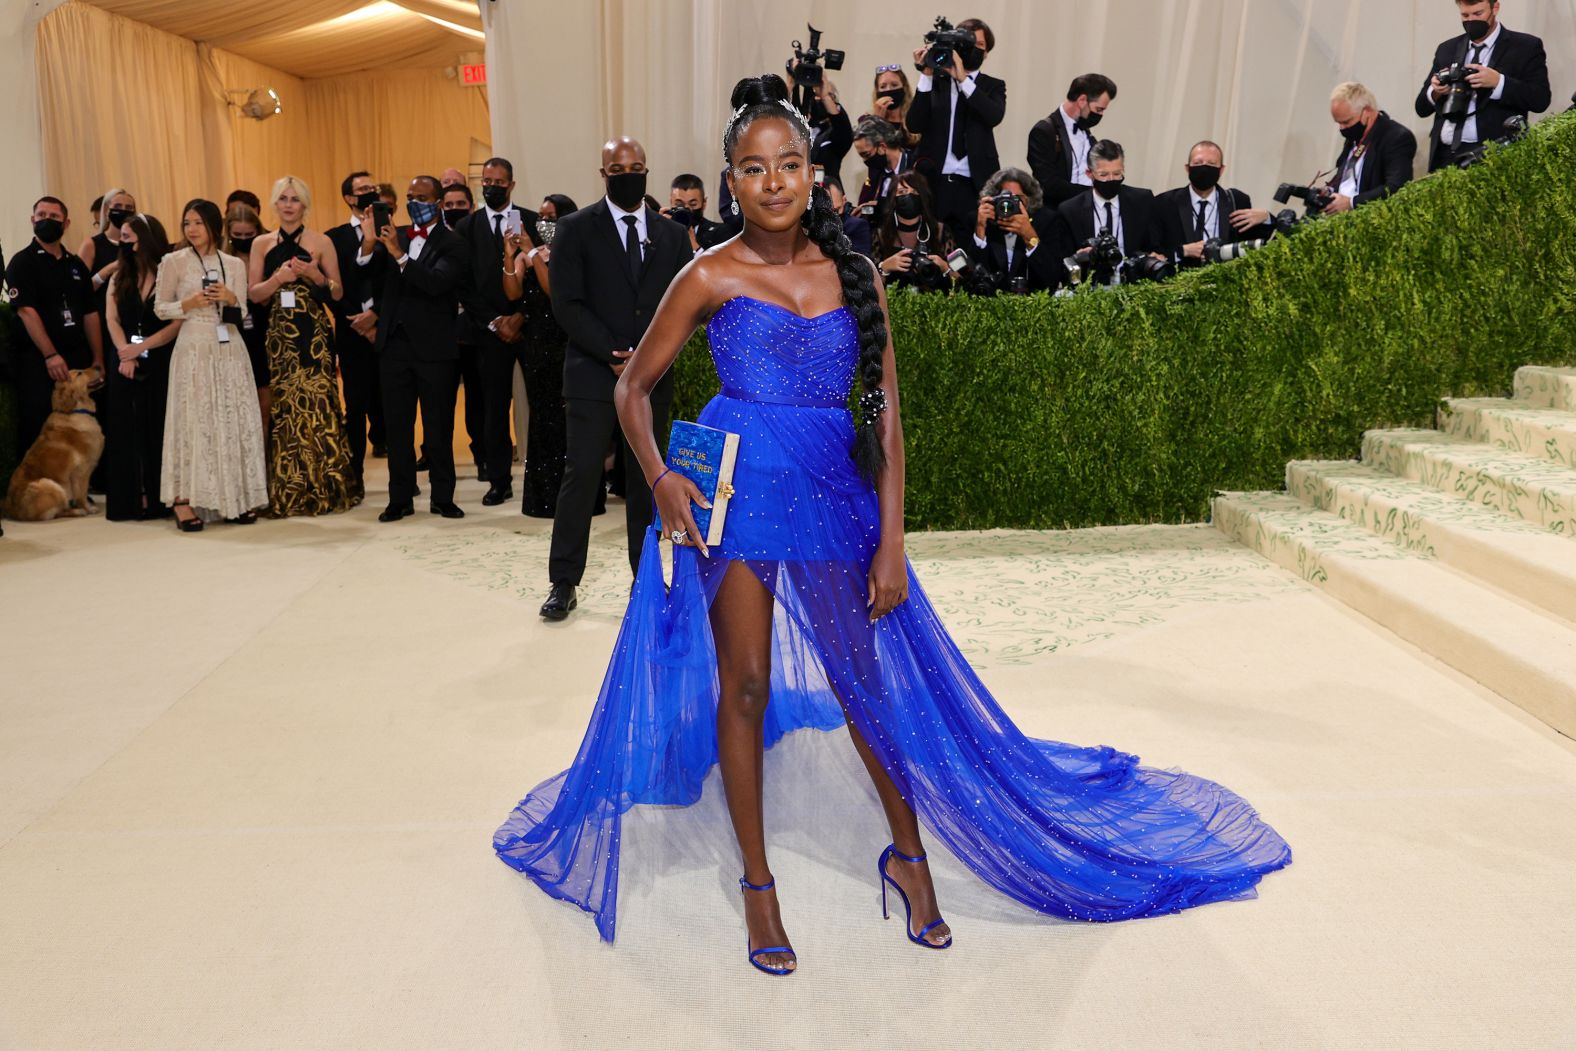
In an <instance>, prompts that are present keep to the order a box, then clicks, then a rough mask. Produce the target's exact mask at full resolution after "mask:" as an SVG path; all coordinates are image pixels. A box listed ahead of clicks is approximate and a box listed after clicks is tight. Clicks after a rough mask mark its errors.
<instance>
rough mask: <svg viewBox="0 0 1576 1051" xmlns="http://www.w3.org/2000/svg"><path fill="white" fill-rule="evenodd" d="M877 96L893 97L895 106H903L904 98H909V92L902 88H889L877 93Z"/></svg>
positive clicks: (883, 97) (879, 97)
mask: <svg viewBox="0 0 1576 1051" xmlns="http://www.w3.org/2000/svg"><path fill="white" fill-rule="evenodd" d="M876 98H878V99H891V100H892V105H893V106H902V105H903V102H904V100H905V99H907V98H908V92H906V91H904V90H903V89H902V88H887V89H886V90H885V91H883V92H880V93H879V94H877V95H876Z"/></svg>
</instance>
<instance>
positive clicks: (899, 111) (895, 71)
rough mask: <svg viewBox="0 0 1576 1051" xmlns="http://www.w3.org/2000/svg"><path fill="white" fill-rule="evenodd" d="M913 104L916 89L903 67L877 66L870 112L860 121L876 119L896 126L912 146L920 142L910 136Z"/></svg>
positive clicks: (871, 92)
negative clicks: (909, 126)
mask: <svg viewBox="0 0 1576 1051" xmlns="http://www.w3.org/2000/svg"><path fill="white" fill-rule="evenodd" d="M913 104H914V89H913V87H912V86H910V85H909V82H908V74H907V73H905V72H903V67H902V66H900V65H898V64H896V63H892V64H890V65H882V66H877V67H876V75H875V80H874V81H873V82H872V83H871V85H870V112H868V113H866V114H864V115H863V116H861V117H860V118H859V119H860V120H864V119H865V117H876V118H878V119H880V120H885V121H890V122H891V123H893V124H896V125H897V126H898V127H900V128H902V129H903V135H904V136H905V137H906V138H907V139H908V142H907V143H906V144H905V145H909V146H912V145H913V144H914V143H915V142H917V141H918V138H917V137H916V136H910V135H909V134H908V110H909V107H910V106H912V105H913Z"/></svg>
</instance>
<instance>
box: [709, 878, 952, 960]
mask: <svg viewBox="0 0 1576 1051" xmlns="http://www.w3.org/2000/svg"><path fill="white" fill-rule="evenodd" d="M775 886H777V881H776V880H775V879H774V880H771V881H769V882H766V883H762V884H761V885H760V886H759V887H757V886H756V885H755V884H753V883H751V882H750V881H749V880H747V879H745V878H744V877H743V876H740V877H739V887H740V888H741V889H742V890H771V889H772V888H773V887H775ZM927 929H928V928H927ZM744 951H745V952H747V953H749V954H750V966H751V967H754V968H755V969H756V970H757V971H761V972H764V973H765V974H775V975H778V976H779V977H780V976H782V975H785V974H792V973H793V972H794V971H795V970H797V969H798V968H796V967H768V966H766V965H765V964H764V963H762V962H761V961H760V960H759V959H757V957H761V956H769V955H771V954H772V953H774V952H782V953H787V954H788V955H789V956H792V957H793V958H794V962H795V963H798V962H799V956H798V954H797V953H795V952H794V951H793V946H791V945H774V946H771V947H770V948H766V949H751V948H750V936H749V934H748V933H746V934H745V936H744Z"/></svg>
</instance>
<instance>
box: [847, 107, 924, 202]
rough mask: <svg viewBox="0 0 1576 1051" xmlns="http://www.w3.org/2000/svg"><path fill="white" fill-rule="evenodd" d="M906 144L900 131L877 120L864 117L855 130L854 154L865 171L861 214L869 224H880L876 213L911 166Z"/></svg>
mask: <svg viewBox="0 0 1576 1051" xmlns="http://www.w3.org/2000/svg"><path fill="white" fill-rule="evenodd" d="M906 140H907V135H906V133H905V132H904V131H903V129H902V128H899V127H898V126H897V125H895V124H892V123H891V122H889V121H885V120H881V119H879V118H877V117H867V118H866V119H864V120H862V121H860V122H859V127H857V128H855V129H854V150H855V151H856V152H858V154H859V159H860V160H862V161H864V162H865V168H866V173H865V184H864V185H863V186H861V187H860V188H859V204H860V206H861V207H860V214H861V215H863V216H864V217H865V218H866V219H867V220H870V221H871V222H876V221H878V220H879V216H878V215H877V214H876V213H877V212H878V211H879V210H880V206H881V204H882V202H884V201H885V200H886V199H887V198H888V197H890V196H892V187H893V185H894V184H895V182H896V180H897V177H898V176H899V175H902V174H903V173H904V172H906V171H908V170H909V169H910V168H912V167H913V166H914V151H913V150H910V149H908V148H906V147H905V146H904V145H903V144H904V142H905V141H906ZM866 205H873V206H874V207H865V206H866Z"/></svg>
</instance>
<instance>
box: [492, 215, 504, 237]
mask: <svg viewBox="0 0 1576 1051" xmlns="http://www.w3.org/2000/svg"><path fill="white" fill-rule="evenodd" d="M493 236H494V237H496V238H498V240H500V241H502V240H503V216H502V215H495V216H493Z"/></svg>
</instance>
